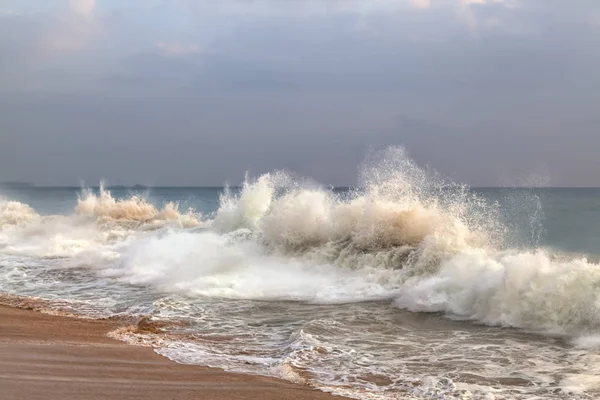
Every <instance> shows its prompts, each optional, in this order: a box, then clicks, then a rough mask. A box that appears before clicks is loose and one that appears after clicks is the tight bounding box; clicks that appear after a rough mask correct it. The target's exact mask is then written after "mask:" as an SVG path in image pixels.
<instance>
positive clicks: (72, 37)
mask: <svg viewBox="0 0 600 400" xmlns="http://www.w3.org/2000/svg"><path fill="white" fill-rule="evenodd" d="M69 4H70V9H69V12H66V13H64V14H63V15H62V16H61V17H59V19H58V21H57V23H56V24H55V25H54V29H52V31H51V32H50V34H49V35H48V37H47V38H46V39H45V45H46V46H45V47H46V48H47V49H50V50H54V51H61V52H69V51H76V50H79V49H81V48H82V47H84V46H85V44H86V43H87V42H88V41H89V39H90V38H91V37H92V36H93V35H94V34H95V33H97V32H98V31H99V30H100V25H99V23H98V21H97V20H96V19H95V17H94V8H95V5H96V4H95V0H71V1H70V3H69Z"/></svg>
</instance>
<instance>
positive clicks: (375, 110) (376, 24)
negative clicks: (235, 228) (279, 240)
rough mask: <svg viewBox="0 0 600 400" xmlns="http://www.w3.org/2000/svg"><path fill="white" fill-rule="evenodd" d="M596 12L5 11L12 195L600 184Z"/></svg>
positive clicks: (585, 5) (424, 6)
mask: <svg viewBox="0 0 600 400" xmlns="http://www.w3.org/2000/svg"><path fill="white" fill-rule="evenodd" d="M598 110H600V1H597V0H570V1H565V0H368V1H367V0H219V1H214V0H143V1H142V0H137V1H135V0H126V1H124V0H44V1H39V0H0V181H25V182H32V183H35V184H39V185H66V186H70V185H79V184H81V183H86V184H90V185H93V184H97V183H98V182H100V181H101V180H105V181H107V182H108V183H110V184H114V185H116V184H124V185H133V184H138V183H139V184H146V185H171V186H181V185H191V186H197V185H221V184H223V183H224V182H229V183H231V184H237V183H239V182H241V181H242V180H243V178H244V174H245V172H246V171H248V172H249V173H250V174H251V175H253V176H256V175H259V174H262V173H265V172H269V171H273V170H277V169H286V170H290V171H293V172H294V173H295V174H297V175H300V176H304V177H310V178H312V179H314V180H317V181H319V182H321V183H323V184H331V185H352V184H354V183H355V182H356V176H357V170H358V168H359V166H360V163H361V160H363V159H364V157H365V156H366V155H367V153H368V152H369V151H370V150H372V149H379V148H385V147H386V146H404V147H405V148H406V149H407V151H408V153H409V154H410V155H411V156H412V157H413V158H414V159H415V160H416V162H417V163H419V164H422V165H427V166H429V167H431V168H433V169H435V170H437V171H438V172H439V173H440V174H442V175H444V176H447V177H450V178H451V179H453V180H456V181H460V182H465V183H468V184H471V185H475V186H498V185H536V184H543V185H551V186H600V161H599V152H600V129H599V127H600V112H599V111H598Z"/></svg>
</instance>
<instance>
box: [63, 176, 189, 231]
mask: <svg viewBox="0 0 600 400" xmlns="http://www.w3.org/2000/svg"><path fill="white" fill-rule="evenodd" d="M75 213H76V214H78V215H88V216H93V217H95V218H97V219H98V220H99V221H132V222H144V223H148V222H153V221H177V222H179V223H180V224H181V226H182V227H194V226H198V225H199V224H200V220H199V218H198V217H197V215H196V214H195V212H194V210H192V209H190V210H188V211H187V213H184V214H182V213H180V212H179V203H174V202H168V203H166V204H165V205H164V207H163V208H162V209H158V208H156V207H155V206H154V205H153V204H151V203H149V202H148V201H147V200H145V199H144V198H142V197H139V196H131V197H130V198H127V199H115V198H113V197H112V195H111V193H110V192H109V191H108V190H107V189H105V188H104V186H103V185H101V186H100V190H99V194H98V195H96V194H95V193H94V192H93V191H92V190H89V189H88V190H85V191H84V192H83V195H82V196H81V197H80V198H79V199H78V201H77V206H76V207H75Z"/></svg>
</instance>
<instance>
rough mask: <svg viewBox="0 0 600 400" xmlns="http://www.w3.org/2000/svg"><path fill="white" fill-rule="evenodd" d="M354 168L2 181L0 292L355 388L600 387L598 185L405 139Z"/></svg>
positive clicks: (148, 336)
mask: <svg viewBox="0 0 600 400" xmlns="http://www.w3.org/2000/svg"><path fill="white" fill-rule="evenodd" d="M357 182H358V184H357V185H356V187H355V188H331V187H326V186H322V185H319V184H317V183H315V182H314V181H312V180H308V179H299V178H297V177H294V176H292V175H291V174H287V173H283V172H273V173H270V174H266V175H263V176H260V177H258V178H256V179H249V178H247V179H246V181H245V182H244V184H243V185H242V186H239V187H222V188H175V187H152V188H126V187H92V188H76V187H74V188H50V187H35V186H33V187H26V186H23V187H12V188H11V187H5V188H4V189H0V293H3V294H5V295H8V296H13V295H14V296H22V297H25V298H29V297H30V298H35V299H41V300H40V301H42V300H43V301H44V304H46V305H47V306H46V307H47V309H46V311H47V312H60V313H71V314H76V315H79V316H81V317H86V318H105V317H134V318H142V317H144V321H149V322H148V323H150V324H155V326H159V327H161V329H159V330H158V331H157V330H153V329H151V330H146V331H144V330H136V329H125V328H124V329H121V330H119V331H116V332H113V333H112V335H113V336H114V337H117V338H119V339H121V340H125V341H127V342H130V343H132V344H142V345H152V346H154V347H155V349H156V351H157V352H158V353H159V354H162V355H164V356H166V357H168V358H170V359H172V360H174V361H177V362H181V363H191V364H200V365H207V366H212V367H219V368H223V369H225V370H228V371H237V372H243V373H249V374H260V375H269V376H275V377H279V378H282V379H286V380H290V381H293V382H298V383H303V384H307V385H310V386H312V387H315V388H317V389H321V390H324V391H329V392H333V393H337V394H341V395H345V396H348V397H354V398H359V399H456V398H462V399H487V400H490V399H567V398H568V399H594V398H598V397H600V353H599V351H598V349H599V348H600V266H599V265H598V259H599V257H598V254H600V189H566V188H564V189H563V188H469V187H467V186H464V185H460V184H456V183H453V182H449V181H447V180H445V179H443V178H441V177H440V176H439V175H438V174H435V173H433V172H431V171H429V170H427V169H422V168H420V167H419V166H417V165H416V164H415V163H414V162H413V161H412V160H410V159H409V158H408V157H407V156H406V154H405V152H404V151H403V150H402V149H398V148H390V149H387V150H385V151H382V152H380V153H378V154H377V155H374V156H372V157H371V158H370V159H369V160H367V162H365V164H364V165H363V166H361V168H360V172H359V174H358V179H357Z"/></svg>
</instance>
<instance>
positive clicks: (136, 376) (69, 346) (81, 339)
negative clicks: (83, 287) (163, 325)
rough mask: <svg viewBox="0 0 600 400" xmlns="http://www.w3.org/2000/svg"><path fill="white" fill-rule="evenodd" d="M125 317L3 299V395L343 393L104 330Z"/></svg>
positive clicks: (48, 399) (294, 396) (272, 397)
mask: <svg viewBox="0 0 600 400" xmlns="http://www.w3.org/2000/svg"><path fill="white" fill-rule="evenodd" d="M122 326H124V325H123V324H122V323H119V322H118V321H113V320H88V319H79V318H74V317H67V316H60V315H49V314H44V313H41V312H38V311H35V310H31V309H22V308H18V307H11V306H8V305H0V387H1V388H2V390H0V400H12V399H30V400H37V399H40V400H42V399H44V400H53V399H56V400H58V399H61V400H68V399H73V400H75V399H82V398H85V399H89V400H95V399H98V400H101V399H102V400H104V399H105V400H111V399H115V400H116V399H119V400H121V399H122V400H128V399H131V400H133V399H144V400H153V399H156V400H158V399H160V400H164V399H172V400H178V399H181V400H183V399H203V400H204V399H206V400H212V399H214V400H217V399H219V400H220V399H252V400H254V399H264V400H304V399H316V400H335V399H339V400H342V399H344V397H340V396H334V395H332V394H328V393H325V392H321V391H319V390H317V389H314V388H311V387H310V386H305V385H300V384H294V383H290V382H286V381H284V380H281V379H278V378H271V377H263V376H255V375H245V374H238V373H233V372H225V371H223V370H221V369H217V368H210V367H204V366H198V365H186V364H178V363H176V362H173V361H171V360H169V359H167V358H166V357H163V356H161V355H159V354H157V353H156V352H154V350H153V348H150V347H141V346H133V345H129V344H127V343H125V342H122V341H119V340H117V339H113V338H110V337H108V336H107V334H108V333H109V332H111V331H114V330H115V329H118V328H119V327H122Z"/></svg>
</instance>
